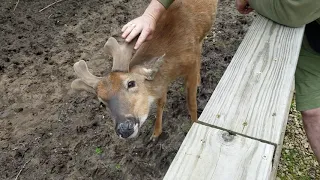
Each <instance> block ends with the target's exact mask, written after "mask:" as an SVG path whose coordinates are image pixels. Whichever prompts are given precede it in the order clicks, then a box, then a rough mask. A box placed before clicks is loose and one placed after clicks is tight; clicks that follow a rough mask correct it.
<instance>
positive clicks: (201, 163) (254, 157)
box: [164, 123, 275, 180]
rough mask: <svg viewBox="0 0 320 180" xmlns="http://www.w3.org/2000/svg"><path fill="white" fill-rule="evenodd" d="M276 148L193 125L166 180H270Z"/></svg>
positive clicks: (210, 128)
mask: <svg viewBox="0 0 320 180" xmlns="http://www.w3.org/2000/svg"><path fill="white" fill-rule="evenodd" d="M274 148H275V147H274V145H270V144H266V143H262V142H260V141H257V140H253V139H250V138H246V137H243V136H240V135H236V136H233V135H231V136H230V135H229V133H228V132H226V131H222V130H218V129H215V128H212V127H208V126H204V125H201V124H198V123H194V124H193V125H192V127H191V129H190V131H189V133H188V134H187V136H186V138H185V139H184V141H183V143H182V145H181V147H180V149H179V151H178V153H177V155H176V157H175V159H174V160H173V162H172V163H171V166H170V168H169V170H168V171H167V173H166V175H165V177H164V179H165V180H169V179H170V180H185V179H190V180H202V179H203V180H213V179H214V180H231V179H232V180H243V179H248V180H257V179H259V180H264V179H265V180H268V179H269V177H270V175H271V169H272V158H273V153H274Z"/></svg>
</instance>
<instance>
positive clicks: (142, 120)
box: [139, 115, 148, 127]
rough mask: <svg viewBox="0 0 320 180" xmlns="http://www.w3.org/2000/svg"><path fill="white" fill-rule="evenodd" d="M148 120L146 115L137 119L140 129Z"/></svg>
mask: <svg viewBox="0 0 320 180" xmlns="http://www.w3.org/2000/svg"><path fill="white" fill-rule="evenodd" d="M147 118H148V115H143V116H141V117H140V118H139V122H140V123H139V124H140V127H141V126H142V124H143V123H144V122H145V121H146V120H147Z"/></svg>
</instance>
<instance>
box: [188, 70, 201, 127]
mask: <svg viewBox="0 0 320 180" xmlns="http://www.w3.org/2000/svg"><path fill="white" fill-rule="evenodd" d="M198 71H199V70H198V69H194V71H193V73H190V74H189V75H188V76H187V79H186V83H185V84H186V94H187V98H186V99H187V105H188V110H189V114H190V116H191V121H192V122H196V121H197V120H198V115H197V108H198V107H197V86H198V81H199V77H198V74H199V72H198Z"/></svg>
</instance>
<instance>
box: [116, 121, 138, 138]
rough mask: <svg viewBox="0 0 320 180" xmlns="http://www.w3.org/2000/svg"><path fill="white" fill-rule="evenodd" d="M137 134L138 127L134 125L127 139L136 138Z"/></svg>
mask: <svg viewBox="0 0 320 180" xmlns="http://www.w3.org/2000/svg"><path fill="white" fill-rule="evenodd" d="M138 133H139V127H138V124H136V125H135V126H134V132H133V133H132V134H131V135H130V136H129V137H128V138H129V139H130V138H134V137H136V136H137V135H138ZM120 137H121V136H120Z"/></svg>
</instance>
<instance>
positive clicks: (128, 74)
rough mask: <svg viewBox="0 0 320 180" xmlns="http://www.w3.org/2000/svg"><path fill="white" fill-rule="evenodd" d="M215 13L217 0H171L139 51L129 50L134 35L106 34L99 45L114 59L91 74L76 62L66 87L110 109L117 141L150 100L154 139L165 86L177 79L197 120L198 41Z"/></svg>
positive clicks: (129, 132)
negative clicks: (102, 72)
mask: <svg viewBox="0 0 320 180" xmlns="http://www.w3.org/2000/svg"><path fill="white" fill-rule="evenodd" d="M216 11H217V0H197V1H194V0H175V1H174V2H173V4H171V6H170V7H169V8H168V9H167V10H166V12H165V13H164V14H163V15H162V16H161V18H160V19H159V20H158V22H157V27H156V29H155V30H154V32H153V38H152V39H151V40H148V41H146V42H144V43H143V44H142V45H141V46H140V48H139V49H137V50H134V48H133V47H134V46H133V45H134V44H135V42H136V40H137V38H136V39H134V40H132V41H131V42H129V43H127V42H122V43H119V42H118V41H117V40H116V39H115V38H114V37H109V38H108V40H107V42H106V43H105V45H104V47H103V48H104V51H105V52H106V53H107V54H108V55H110V56H112V59H113V61H112V68H111V72H110V73H108V74H107V75H106V76H104V77H97V76H95V75H93V74H92V73H90V72H89V69H88V66H87V64H86V62H85V61H84V60H80V61H78V62H76V63H75V64H74V65H73V68H74V71H75V74H76V75H77V77H78V78H77V79H75V80H74V81H73V82H72V83H71V88H72V89H75V90H80V91H87V92H91V93H94V94H95V95H96V96H97V98H98V100H99V101H100V102H101V103H103V104H104V105H105V107H106V108H107V109H108V110H110V113H111V119H112V120H113V122H114V124H115V132H116V134H117V135H118V136H119V137H120V138H121V139H129V138H135V137H137V136H138V134H139V128H141V126H142V125H143V123H144V122H145V121H146V119H147V118H148V116H149V112H150V108H151V106H152V105H153V104H154V103H155V104H156V120H155V123H154V129H153V133H152V136H151V137H150V139H151V140H157V138H158V137H159V136H160V134H161V133H162V120H163V117H162V116H163V110H164V107H165V104H166V101H167V92H168V87H169V85H170V84H171V83H173V82H174V81H175V80H177V78H182V79H183V81H184V85H185V88H184V89H185V90H186V101H187V108H188V112H189V115H190V119H191V123H194V122H197V119H198V117H197V116H198V115H197V88H198V87H199V86H200V83H201V82H200V81H201V76H200V68H201V53H202V45H203V42H204V38H205V37H206V36H207V34H208V33H209V31H210V30H211V27H212V25H213V23H214V22H215V18H216ZM134 51H135V52H134ZM146 64H148V66H147V65H146Z"/></svg>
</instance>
